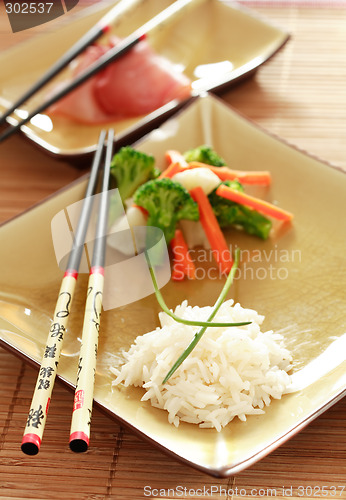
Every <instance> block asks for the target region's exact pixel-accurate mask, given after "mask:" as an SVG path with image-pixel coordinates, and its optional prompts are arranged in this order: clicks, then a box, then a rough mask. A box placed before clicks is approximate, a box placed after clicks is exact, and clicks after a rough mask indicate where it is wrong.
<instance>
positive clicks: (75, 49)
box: [0, 0, 143, 125]
mask: <svg viewBox="0 0 346 500" xmlns="http://www.w3.org/2000/svg"><path fill="white" fill-rule="evenodd" d="M142 1H143V0H122V1H120V2H119V3H117V4H116V5H115V6H114V7H113V8H112V9H111V10H110V11H109V12H107V14H105V15H104V16H103V17H102V18H101V19H100V20H99V21H98V22H97V24H96V25H94V26H93V27H92V28H91V29H90V30H88V31H87V33H85V35H83V36H82V38H80V39H79V40H78V41H77V42H76V43H75V44H74V45H73V46H72V47H71V48H70V49H69V50H68V51H67V52H65V54H63V56H62V57H61V58H60V59H58V61H56V62H55V63H54V64H53V66H51V67H50V68H49V69H48V71H46V72H45V73H44V74H43V75H42V77H41V78H39V80H37V81H36V82H35V83H34V84H33V85H32V86H31V87H30V88H29V89H28V90H27V91H26V92H25V93H24V94H23V95H22V96H20V97H19V98H18V100H17V101H16V102H15V103H14V104H12V105H11V106H10V107H9V108H8V109H7V110H6V111H5V113H4V114H3V115H2V116H1V117H0V125H2V124H4V123H5V121H6V118H7V117H8V116H10V115H11V114H12V113H13V111H15V110H16V109H17V108H18V107H19V106H21V105H22V104H23V103H24V102H25V101H27V100H28V99H29V98H30V97H32V96H33V95H34V94H36V92H38V91H39V90H40V89H41V88H42V87H44V86H45V85H46V84H47V83H48V82H49V81H50V80H52V78H54V77H55V76H56V75H57V74H59V73H60V72H61V71H62V70H63V69H64V68H65V67H66V66H67V65H68V64H69V63H70V62H71V61H72V60H73V59H74V58H75V57H77V56H78V55H79V54H80V53H81V52H83V50H85V49H86V48H87V47H88V46H89V45H91V44H92V43H94V42H95V41H96V40H97V39H98V38H100V37H101V36H102V35H103V34H105V33H107V31H109V29H110V26H111V25H112V24H113V23H114V21H115V20H118V19H119V18H120V17H121V16H123V15H124V14H126V13H127V12H128V11H129V10H130V9H133V8H134V7H135V6H136V5H137V4H138V3H139V2H142Z"/></svg>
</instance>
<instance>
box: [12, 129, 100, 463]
mask: <svg viewBox="0 0 346 500" xmlns="http://www.w3.org/2000/svg"><path fill="white" fill-rule="evenodd" d="M105 135H106V134H105V132H104V131H102V132H101V134H100V137H99V141H98V148H97V150H96V153H95V156H94V160H93V165H92V168H91V173H90V178H89V182H88V186H87V189H86V193H85V198H84V201H83V204H82V209H81V213H80V217H79V221H78V225H77V229H76V233H75V238H74V242H73V246H72V250H71V253H70V256H69V259H68V263H67V267H66V270H65V273H64V276H63V279H62V282H61V286H60V291H59V295H58V299H57V303H56V306H55V311H54V316H53V321H52V324H51V328H50V330H49V334H48V339H47V344H46V346H45V349H44V353H43V357H42V362H41V367H40V369H39V373H38V377H37V382H36V386H35V390H34V395H33V398H32V402H31V406H30V411H29V415H28V418H27V423H26V427H25V430H24V435H23V439H22V445H21V448H22V451H23V452H24V453H26V454H27V455H36V454H37V453H38V452H39V449H40V446H41V441H42V436H43V431H44V427H45V424H46V419H47V413H48V407H49V403H50V400H51V395H52V391H53V386H54V382H55V377H56V373H57V368H58V364H59V358H60V353H61V349H62V344H63V339H64V334H65V332H66V328H67V323H68V319H69V315H70V308H71V303H72V299H73V295H74V289H75V285H76V281H77V277H78V271H79V266H80V262H81V258H82V253H83V248H84V241H85V236H86V231H87V227H88V223H89V218H90V214H91V209H92V205H93V194H94V193H95V191H96V186H97V181H98V172H99V167H100V163H101V157H102V153H103V145H104V140H105Z"/></svg>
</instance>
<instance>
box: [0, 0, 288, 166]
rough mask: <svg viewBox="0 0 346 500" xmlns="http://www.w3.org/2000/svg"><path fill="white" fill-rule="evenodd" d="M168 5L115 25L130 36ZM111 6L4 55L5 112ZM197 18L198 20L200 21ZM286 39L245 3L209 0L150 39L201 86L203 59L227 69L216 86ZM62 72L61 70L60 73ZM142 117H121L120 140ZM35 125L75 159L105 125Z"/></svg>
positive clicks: (0, 91) (144, 6) (152, 0)
mask: <svg viewBox="0 0 346 500" xmlns="http://www.w3.org/2000/svg"><path fill="white" fill-rule="evenodd" d="M170 3H172V2H171V1H170V0H145V1H144V2H142V3H140V4H139V5H138V6H137V7H136V8H135V10H134V11H131V12H130V13H128V14H127V15H126V16H125V17H123V18H122V19H119V20H118V23H117V24H116V25H115V26H114V28H113V31H114V32H115V33H116V34H117V35H118V36H121V37H122V36H126V35H128V34H130V33H131V32H132V31H133V30H134V29H136V28H138V27H139V26H141V25H142V24H143V23H144V22H146V21H147V20H148V19H150V18H151V17H153V16H154V15H155V14H157V13H158V12H159V11H161V10H163V9H164V8H165V7H167V6H168V5H169V4H170ZM112 5H114V2H112ZM109 8H110V3H109V2H103V3H101V4H100V5H98V6H96V7H92V8H89V9H85V10H84V11H83V12H82V13H81V14H78V15H76V16H72V17H69V22H68V23H66V22H64V21H63V20H62V21H58V22H57V23H56V29H54V31H51V32H48V33H46V34H45V35H41V36H39V37H35V38H33V39H32V40H30V41H27V42H25V45H23V44H20V45H18V46H16V47H14V48H12V49H10V50H8V51H6V52H4V53H2V54H1V56H0V64H1V68H2V71H1V74H0V111H1V110H5V109H6V107H7V106H9V104H10V103H12V102H14V101H15V100H16V99H17V98H18V97H19V96H20V95H22V94H23V92H24V91H25V90H26V89H27V88H28V87H29V85H31V84H32V83H33V82H35V81H36V80H37V79H38V77H39V76H40V75H41V74H43V73H44V72H45V71H46V70H47V69H48V68H49V67H50V66H51V65H52V64H53V63H54V62H55V61H56V60H57V59H58V58H59V57H60V56H61V55H62V54H63V53H64V52H65V51H66V50H67V49H68V48H69V47H70V46H71V45H72V44H73V43H74V42H75V41H77V40H78V39H79V38H80V37H81V36H82V35H83V34H84V33H85V32H86V31H87V30H88V29H89V28H90V27H91V26H93V25H94V24H95V23H96V22H97V21H98V20H99V19H100V18H101V16H102V15H104V14H105V13H106V12H107V11H108V10H109ZM196 16H197V17H198V23H196V22H195V19H196ZM58 26H59V29H58ZM216 26H217V29H216ZM288 38H289V36H288V34H287V33H286V32H284V31H282V30H281V29H279V28H277V27H275V26H273V25H271V24H269V23H268V22H267V21H264V20H262V19H261V18H259V17H258V16H256V15H255V14H253V13H252V12H251V11H249V10H247V9H245V8H243V7H240V6H237V5H236V4H233V3H231V2H229V1H223V0H208V1H205V2H203V3H202V4H201V3H200V4H197V5H196V7H194V8H193V10H190V11H188V12H187V13H185V14H184V16H183V17H182V18H178V19H175V20H173V21H172V22H171V23H169V24H166V25H165V27H164V28H162V29H160V30H157V31H155V32H154V33H152V34H151V35H150V36H149V41H150V43H151V45H152V46H153V48H154V50H155V51H157V53H159V54H161V55H163V56H165V57H167V58H168V59H169V60H171V61H172V62H173V63H175V64H176V65H177V66H178V67H179V68H180V70H181V71H183V72H184V73H185V74H186V75H187V76H188V77H189V78H190V79H191V80H192V81H193V82H194V83H193V85H198V84H199V85H200V84H201V82H202V80H201V79H199V80H198V84H197V76H196V71H197V73H198V68H199V69H200V68H201V65H207V64H215V63H223V64H224V66H223V67H225V68H226V69H225V71H221V72H220V74H218V77H217V80H215V81H213V80H212V81H211V84H209V85H208V87H209V88H208V90H214V89H215V90H216V89H218V88H220V87H222V88H223V87H224V86H228V85H231V84H234V83H235V82H237V81H239V80H240V79H241V78H244V77H245V76H248V75H250V74H252V73H253V72H254V71H255V70H256V69H257V68H258V67H259V66H260V65H261V64H263V63H264V62H265V61H267V60H268V59H269V58H270V57H271V56H272V55H274V54H275V53H276V52H277V51H278V50H279V49H280V48H281V47H282V46H283V45H284V44H285V42H286V41H287V40H288ZM209 68H214V69H213V74H214V72H215V71H216V70H215V66H211V67H209ZM204 70H205V68H204ZM209 70H210V69H209ZM23 75H25V78H23ZM62 76H63V74H62V75H60V77H59V78H61V77H62ZM214 78H215V77H214ZM48 89H49V87H48V88H46V89H45V90H42V91H41V92H38V93H37V94H36V95H35V96H34V97H33V98H32V100H31V102H30V103H29V107H25V105H24V106H23V108H22V109H21V110H20V112H21V113H23V111H26V110H28V109H29V108H30V109H34V107H35V106H37V105H38V104H40V103H41V102H42V101H43V100H44V99H45V96H46V94H47V92H48ZM22 116H23V115H22ZM41 118H42V117H41ZM45 118H46V117H45ZM143 119H144V117H138V118H132V119H128V120H122V121H117V122H116V123H112V124H110V126H112V127H114V128H115V129H116V131H117V140H118V141H119V140H123V141H126V139H127V136H128V134H129V133H130V132H132V133H133V131H134V130H136V129H137V128H138V127H141V125H142V124H143ZM10 120H11V123H12V124H15V123H17V122H18V114H14V115H12V117H11V118H10ZM144 122H145V120H144ZM38 123H42V128H39V126H38V125H36V126H35V125H33V124H32V123H29V124H28V125H26V126H23V127H22V131H23V132H24V133H25V135H26V136H27V137H28V138H29V139H31V140H32V141H33V142H34V143H36V144H38V145H39V146H41V147H42V148H44V149H45V150H46V151H48V152H50V153H51V154H53V155H59V156H63V157H68V158H70V159H73V158H75V157H79V156H80V155H83V154H86V153H90V151H94V150H95V146H96V144H97V138H98V136H99V132H100V129H101V128H102V127H101V125H95V126H91V125H83V124H78V123H76V122H73V121H71V120H68V119H66V118H64V117H54V118H51V117H49V119H48V125H47V118H46V119H40V121H39V122H38V121H36V124H38ZM45 127H47V128H48V130H46V129H45ZM75 159H76V158H75Z"/></svg>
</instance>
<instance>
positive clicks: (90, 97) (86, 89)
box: [48, 45, 110, 124]
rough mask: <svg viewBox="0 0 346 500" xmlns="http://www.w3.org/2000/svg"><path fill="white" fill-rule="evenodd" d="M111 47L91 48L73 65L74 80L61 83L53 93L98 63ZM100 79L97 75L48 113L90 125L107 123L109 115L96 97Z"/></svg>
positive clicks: (98, 46)
mask: <svg viewBox="0 0 346 500" xmlns="http://www.w3.org/2000/svg"><path fill="white" fill-rule="evenodd" d="M108 49H109V47H107V46H102V45H92V46H90V47H89V48H88V49H87V50H86V51H85V52H84V53H83V55H82V56H80V57H79V58H78V59H77V60H76V62H75V63H72V64H71V67H72V78H71V79H70V80H67V81H65V82H62V83H60V84H59V85H58V86H57V87H55V89H54V90H53V92H56V91H57V90H60V89H61V88H62V86H65V85H66V84H67V83H69V82H70V81H71V80H72V79H73V77H75V76H77V75H79V74H80V73H81V72H82V71H84V70H85V69H86V68H87V67H88V66H90V65H91V64H92V63H94V62H95V61H97V59H99V58H100V57H101V56H102V55H103V54H104V53H105V52H107V50H108ZM98 78H100V74H97V75H95V76H93V77H92V78H90V79H89V80H87V81H86V82H85V83H84V84H82V85H81V86H80V87H78V88H77V89H76V90H73V91H72V92H70V93H69V94H68V95H67V96H66V97H63V98H62V99H60V100H59V101H58V102H56V103H55V104H53V105H52V106H51V107H50V108H49V110H48V113H49V114H51V115H61V116H66V117H68V118H70V119H72V120H74V121H77V122H81V123H88V124H97V123H105V122H107V121H109V119H110V117H109V114H108V113H106V112H104V110H103V109H102V108H101V107H100V105H99V103H98V102H97V100H96V99H95V96H94V86H95V82H96V80H97V79H98Z"/></svg>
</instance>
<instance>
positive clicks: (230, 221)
mask: <svg viewBox="0 0 346 500" xmlns="http://www.w3.org/2000/svg"><path fill="white" fill-rule="evenodd" d="M221 184H225V185H226V186H229V187H231V188H232V189H235V190H237V191H241V192H243V191H244V188H243V186H242V185H241V184H240V183H239V182H238V181H224V182H222V183H221ZM209 201H210V203H211V206H212V207H213V211H214V213H215V215H216V218H217V220H218V222H219V224H220V227H229V226H240V227H242V228H243V229H244V231H245V232H247V233H248V234H252V235H254V236H258V237H259V238H262V239H264V240H265V239H267V238H268V236H269V231H270V229H271V227H272V223H271V221H270V220H269V219H267V218H266V217H264V216H263V215H262V214H260V213H259V212H257V211H256V210H253V209H251V208H248V207H245V206H244V205H240V204H239V203H235V202H233V201H230V200H227V199H226V198H223V197H222V196H219V195H217V194H216V189H215V190H214V191H212V192H211V193H210V195H209Z"/></svg>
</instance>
